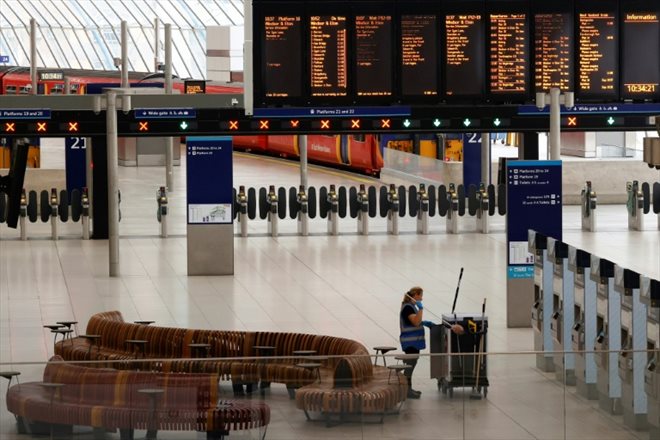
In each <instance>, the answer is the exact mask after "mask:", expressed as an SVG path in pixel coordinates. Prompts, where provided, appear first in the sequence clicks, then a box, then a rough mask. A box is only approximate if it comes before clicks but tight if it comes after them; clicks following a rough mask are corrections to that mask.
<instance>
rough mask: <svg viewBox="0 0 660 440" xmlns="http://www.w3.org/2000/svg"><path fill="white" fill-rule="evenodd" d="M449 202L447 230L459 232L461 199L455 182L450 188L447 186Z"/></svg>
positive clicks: (452, 232) (451, 232)
mask: <svg viewBox="0 0 660 440" xmlns="http://www.w3.org/2000/svg"><path fill="white" fill-rule="evenodd" d="M447 203H448V209H447V232H448V233H450V234H458V208H459V199H458V192H457V191H456V187H455V186H454V184H453V183H450V184H449V188H447Z"/></svg>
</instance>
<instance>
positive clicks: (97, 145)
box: [87, 136, 108, 240]
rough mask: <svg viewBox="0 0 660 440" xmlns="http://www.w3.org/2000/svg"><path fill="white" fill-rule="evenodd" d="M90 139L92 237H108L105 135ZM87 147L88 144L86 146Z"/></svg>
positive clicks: (102, 238) (101, 238)
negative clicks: (92, 165) (92, 166)
mask: <svg viewBox="0 0 660 440" xmlns="http://www.w3.org/2000/svg"><path fill="white" fill-rule="evenodd" d="M91 139H92V145H91V147H92V151H91V153H92V157H91V163H93V164H94V168H93V173H92V180H91V182H92V185H91V187H90V189H89V191H90V193H91V197H92V215H93V222H92V239H94V240H107V238H108V156H107V154H106V150H107V142H106V140H107V139H106V137H105V136H94V137H92V138H91ZM87 148H88V149H89V146H87Z"/></svg>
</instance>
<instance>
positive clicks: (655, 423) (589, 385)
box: [528, 230, 660, 438]
mask: <svg viewBox="0 0 660 440" xmlns="http://www.w3.org/2000/svg"><path fill="white" fill-rule="evenodd" d="M528 246H529V251H530V252H531V253H533V255H534V304H533V306H532V327H533V329H534V350H535V351H536V352H537V357H536V366H537V367H538V368H539V369H541V370H542V371H545V372H553V371H554V372H555V373H556V377H557V380H559V381H561V382H562V383H564V384H566V385H570V386H575V387H576V390H577V393H578V394H580V395H581V396H583V397H584V398H586V399H590V400H598V402H599V406H600V408H602V409H603V410H605V411H607V412H608V413H611V414H622V415H623V420H624V423H625V424H626V425H628V426H630V427H631V428H633V429H636V430H647V429H648V430H650V432H651V436H650V438H660V281H658V280H656V279H652V278H649V277H646V276H643V275H640V274H639V273H637V272H634V271H632V270H629V269H626V268H624V267H621V266H619V265H617V264H614V263H613V262H611V261H609V260H606V259H604V258H600V257H598V256H596V255H593V254H590V253H589V252H586V251H583V250H582V249H578V248H575V247H573V246H570V245H567V244H566V243H563V242H562V241H559V240H556V239H554V238H551V237H546V236H545V235H543V234H541V233H539V232H535V231H531V230H530V231H529V242H528Z"/></svg>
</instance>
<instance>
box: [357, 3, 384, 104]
mask: <svg viewBox="0 0 660 440" xmlns="http://www.w3.org/2000/svg"><path fill="white" fill-rule="evenodd" d="M355 52H356V53H355V57H356V64H357V66H356V69H355V83H356V84H355V86H356V89H357V95H358V96H391V95H392V16H390V15H357V16H356V17H355Z"/></svg>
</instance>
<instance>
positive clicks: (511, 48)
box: [489, 14, 529, 94]
mask: <svg viewBox="0 0 660 440" xmlns="http://www.w3.org/2000/svg"><path fill="white" fill-rule="evenodd" d="M528 59H529V47H528V39H527V18H526V16H525V14H491V15H490V69H489V79H490V80H489V83H490V91H491V92H492V93H507V94H510V93H526V92H527V60H528Z"/></svg>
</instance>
